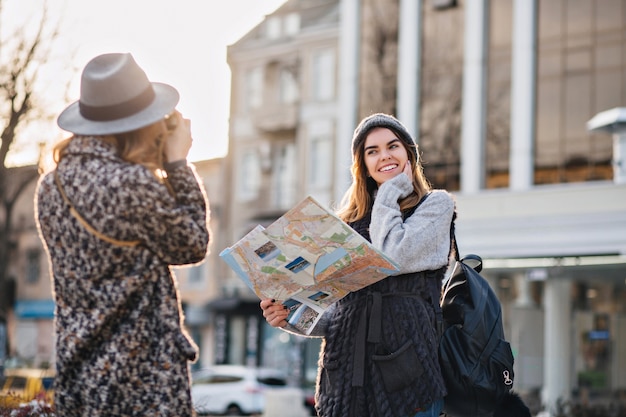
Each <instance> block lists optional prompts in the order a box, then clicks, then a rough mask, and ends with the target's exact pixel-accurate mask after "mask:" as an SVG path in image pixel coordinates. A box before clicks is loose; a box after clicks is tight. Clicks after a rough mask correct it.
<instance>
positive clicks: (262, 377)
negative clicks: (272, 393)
mask: <svg viewBox="0 0 626 417" xmlns="http://www.w3.org/2000/svg"><path fill="white" fill-rule="evenodd" d="M286 386H287V376H286V374H285V373H284V372H281V371H279V370H275V369H267V368H249V367H245V366H238V365H216V366H211V367H208V368H203V369H200V370H197V371H194V372H192V374H191V399H192V401H193V407H194V409H195V410H196V413H198V414H221V415H231V416H241V415H247V414H261V413H263V408H264V405H265V391H266V390H267V389H276V388H284V387H286Z"/></svg>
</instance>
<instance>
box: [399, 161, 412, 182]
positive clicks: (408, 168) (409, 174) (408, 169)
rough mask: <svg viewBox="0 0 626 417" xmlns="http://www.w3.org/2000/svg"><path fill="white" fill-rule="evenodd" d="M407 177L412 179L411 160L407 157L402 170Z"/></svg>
mask: <svg viewBox="0 0 626 417" xmlns="http://www.w3.org/2000/svg"><path fill="white" fill-rule="evenodd" d="M402 172H404V173H405V174H406V175H407V177H409V179H410V180H411V181H412V180H413V169H412V168H411V161H409V160H408V159H407V161H406V164H404V169H403V170H402Z"/></svg>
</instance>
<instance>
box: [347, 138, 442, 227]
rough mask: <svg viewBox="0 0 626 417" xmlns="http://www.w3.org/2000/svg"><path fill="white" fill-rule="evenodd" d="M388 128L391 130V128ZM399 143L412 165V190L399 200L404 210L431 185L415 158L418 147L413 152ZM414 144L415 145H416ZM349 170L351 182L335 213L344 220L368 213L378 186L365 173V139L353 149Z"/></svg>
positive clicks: (429, 188)
mask: <svg viewBox="0 0 626 417" xmlns="http://www.w3.org/2000/svg"><path fill="white" fill-rule="evenodd" d="M389 130H391V131H393V129H389ZM394 133H395V134H396V135H398V132H395V131H394ZM400 143H402V146H404V148H405V149H406V152H407V155H408V157H409V161H410V162H411V166H412V167H413V192H412V193H411V194H410V195H409V196H408V197H406V198H404V199H402V200H400V210H403V211H404V210H406V209H409V208H411V207H413V206H415V205H417V203H418V202H419V201H420V200H421V198H422V197H423V196H424V195H426V194H427V193H428V192H429V191H430V190H431V189H432V186H431V184H430V182H428V180H427V179H426V177H425V176H424V169H423V167H422V164H421V163H420V161H419V157H418V158H416V156H415V155H416V154H417V155H419V149H417V150H418V152H415V153H414V152H413V150H411V149H409V148H408V146H407V144H406V143H404V141H400ZM415 146H416V147H417V145H415ZM350 171H351V173H352V184H351V185H350V188H349V189H348V191H347V192H346V194H345V195H344V196H343V199H342V201H341V207H340V208H339V210H338V211H337V215H338V216H339V217H340V218H341V219H342V220H343V221H345V222H354V221H356V220H359V219H361V218H363V217H364V216H365V215H366V214H367V213H368V211H369V210H370V209H371V207H372V205H373V204H374V191H375V190H376V189H377V188H378V185H377V184H376V182H375V181H374V180H373V179H372V178H371V177H368V175H367V167H366V165H365V140H364V141H362V143H361V144H360V145H359V147H358V148H357V149H356V150H355V154H354V158H353V161H352V167H351V168H350ZM400 175H403V174H400Z"/></svg>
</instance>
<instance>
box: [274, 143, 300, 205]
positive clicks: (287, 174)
mask: <svg viewBox="0 0 626 417" xmlns="http://www.w3.org/2000/svg"><path fill="white" fill-rule="evenodd" d="M272 168H273V171H272V185H273V187H272V195H273V205H274V207H276V208H277V209H288V208H291V206H292V205H293V203H294V200H295V198H294V197H295V184H296V170H295V146H294V145H293V144H291V143H289V144H281V145H277V146H276V149H275V153H274V163H273V167H272Z"/></svg>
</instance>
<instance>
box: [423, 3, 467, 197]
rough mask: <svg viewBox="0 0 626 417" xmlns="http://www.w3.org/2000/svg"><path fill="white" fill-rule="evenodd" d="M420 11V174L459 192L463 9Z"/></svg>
mask: <svg viewBox="0 0 626 417" xmlns="http://www.w3.org/2000/svg"><path fill="white" fill-rule="evenodd" d="M422 11H423V19H424V24H423V40H422V46H423V49H422V54H423V55H422V79H421V80H420V85H421V87H420V88H421V105H420V118H419V119H420V127H419V142H420V149H421V151H422V152H423V164H424V173H425V175H426V177H427V178H428V179H429V180H430V182H431V183H432V184H433V186H434V187H435V188H445V189H448V190H458V189H459V186H460V137H461V108H462V90H463V88H462V85H463V83H462V81H463V38H464V29H463V28H464V15H465V12H464V9H463V7H462V5H459V7H455V8H451V9H445V10H435V9H433V8H432V7H430V2H429V1H426V2H425V3H424V7H422Z"/></svg>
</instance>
